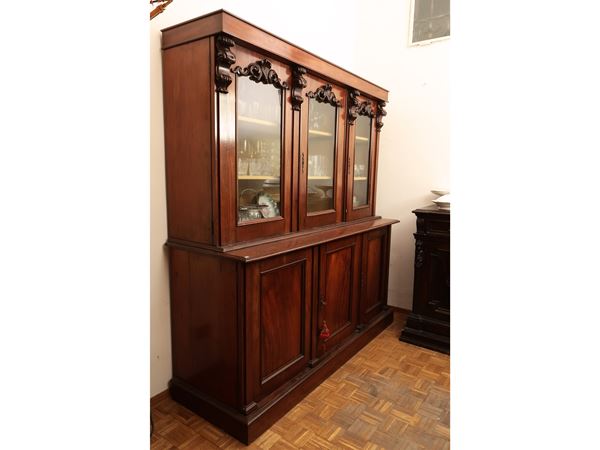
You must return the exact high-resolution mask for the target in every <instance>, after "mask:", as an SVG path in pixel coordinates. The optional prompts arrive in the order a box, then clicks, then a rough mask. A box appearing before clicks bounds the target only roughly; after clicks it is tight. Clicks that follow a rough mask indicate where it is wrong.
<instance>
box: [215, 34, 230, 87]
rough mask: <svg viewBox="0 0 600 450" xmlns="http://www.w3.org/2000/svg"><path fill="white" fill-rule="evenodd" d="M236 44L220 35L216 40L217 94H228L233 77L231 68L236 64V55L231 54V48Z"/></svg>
mask: <svg viewBox="0 0 600 450" xmlns="http://www.w3.org/2000/svg"><path fill="white" fill-rule="evenodd" d="M234 45H235V43H234V42H233V39H231V38H230V37H228V36H226V35H224V34H222V33H221V34H218V35H217V38H216V40H215V46H216V48H217V54H216V57H215V60H216V70H217V73H216V76H215V85H216V90H217V92H222V93H224V94H227V88H228V87H229V85H230V84H231V81H232V79H231V75H229V67H231V65H232V64H233V63H235V55H234V54H233V53H232V52H231V50H230V48H231V47H233V46H234Z"/></svg>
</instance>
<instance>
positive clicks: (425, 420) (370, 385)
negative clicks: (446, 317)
mask: <svg viewBox="0 0 600 450" xmlns="http://www.w3.org/2000/svg"><path fill="white" fill-rule="evenodd" d="M403 325H404V316H403V315H402V314H401V313H398V312H396V315H395V318H394V323H392V324H391V325H390V326H389V327H388V328H387V329H386V330H384V331H383V332H382V333H381V334H380V335H379V336H377V337H376V338H375V339H373V340H372V341H371V342H370V343H369V344H367V346H365V347H364V348H363V349H362V350H361V351H360V352H359V353H357V354H356V355H355V356H354V357H353V358H352V359H350V360H349V361H348V362H347V363H346V364H344V365H343V366H342V367H340V368H339V369H338V370H337V371H336V372H335V373H334V374H333V375H331V376H330V377H329V378H328V379H327V380H325V381H324V382H323V383H322V384H321V385H320V386H319V387H317V388H316V389H315V390H314V391H313V392H311V393H310V394H309V395H308V396H307V397H305V398H304V400H302V401H301V402H300V403H298V404H297V405H296V406H295V407H294V408H293V409H291V410H290V411H289V412H288V413H287V414H286V415H285V416H284V417H282V418H281V419H280V420H279V421H278V422H276V423H275V424H274V425H273V426H272V427H271V428H270V429H269V430H267V431H266V432H265V433H264V434H263V435H262V436H260V437H259V438H258V439H257V440H256V441H254V442H253V443H252V445H250V446H249V447H248V448H252V449H298V448H303V449H329V448H332V449H369V450H370V449H381V448H384V449H401V450H417V449H428V450H429V449H430V450H442V449H449V448H450V358H449V357H448V356H447V355H444V354H441V353H437V352H434V351H431V350H427V349H423V348H420V347H416V346H413V345H410V344H407V343H404V342H400V341H399V340H398V336H399V334H400V330H401V328H402V326H403ZM152 416H153V418H154V434H153V436H152V438H151V448H152V450H167V449H170V450H177V449H181V450H189V449H215V448H229V449H233V448H246V446H245V445H243V444H241V443H240V442H239V441H237V440H236V439H234V438H232V437H230V436H229V435H228V434H226V433H225V432H224V431H222V430H220V429H219V428H216V427H214V426H213V425H211V424H210V423H208V422H207V421H205V420H204V419H202V418H201V417H199V416H197V415H196V414H194V413H192V412H191V411H189V410H188V409H186V408H184V407H183V406H181V405H179V404H178V403H175V402H174V401H173V400H171V398H170V397H168V396H165V397H164V398H162V399H161V400H160V401H158V402H156V403H155V404H154V405H153V407H152Z"/></svg>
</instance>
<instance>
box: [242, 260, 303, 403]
mask: <svg viewBox="0 0 600 450" xmlns="http://www.w3.org/2000/svg"><path fill="white" fill-rule="evenodd" d="M246 276H247V278H246V283H247V286H248V293H247V302H248V303H247V311H248V317H247V320H248V325H247V328H248V347H247V357H248V368H249V372H250V373H249V374H250V377H249V380H250V385H249V386H248V390H249V399H248V401H258V400H260V399H261V398H263V397H264V396H265V395H267V394H269V393H270V392H272V391H273V390H275V389H276V388H277V387H279V386H281V385H282V384H283V383H284V382H286V381H288V380H289V379H290V378H292V377H293V376H294V375H296V374H297V373H298V372H299V371H300V370H302V368H303V367H305V366H306V364H307V363H308V354H309V349H310V341H309V339H310V334H309V325H310V307H311V304H310V298H311V293H312V289H311V283H312V256H311V251H310V250H301V251H298V252H293V253H290V254H287V255H283V256H278V257H274V258H270V259H268V260H265V261H261V262H257V263H254V264H251V265H249V266H248V269H247V275H246Z"/></svg>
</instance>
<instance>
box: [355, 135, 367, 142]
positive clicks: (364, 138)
mask: <svg viewBox="0 0 600 450" xmlns="http://www.w3.org/2000/svg"><path fill="white" fill-rule="evenodd" d="M355 139H356V140H357V141H365V142H368V141H369V138H368V137H364V136H355Z"/></svg>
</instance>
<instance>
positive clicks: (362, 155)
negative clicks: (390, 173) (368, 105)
mask: <svg viewBox="0 0 600 450" xmlns="http://www.w3.org/2000/svg"><path fill="white" fill-rule="evenodd" d="M354 126H355V127H356V134H355V136H354V183H353V185H354V192H353V196H352V206H354V207H358V206H364V205H367V204H368V199H369V162H370V160H371V158H370V153H371V118H370V117H368V116H358V117H357V118H356V124H355V125H354Z"/></svg>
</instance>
